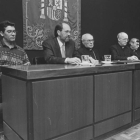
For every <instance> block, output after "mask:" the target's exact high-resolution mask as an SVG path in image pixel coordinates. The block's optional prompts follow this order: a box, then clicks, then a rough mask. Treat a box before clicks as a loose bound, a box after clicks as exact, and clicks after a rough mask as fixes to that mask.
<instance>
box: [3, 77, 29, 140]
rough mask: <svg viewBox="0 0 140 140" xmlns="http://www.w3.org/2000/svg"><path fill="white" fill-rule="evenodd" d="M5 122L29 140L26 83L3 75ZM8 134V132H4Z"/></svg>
mask: <svg viewBox="0 0 140 140" xmlns="http://www.w3.org/2000/svg"><path fill="white" fill-rule="evenodd" d="M2 85H3V88H2V93H3V120H4V121H5V123H7V124H8V125H9V126H12V129H13V131H15V132H16V133H18V134H19V135H20V136H21V137H22V138H23V139H25V140H26V139H27V106H26V82H24V81H21V80H18V79H15V78H12V77H8V76H5V75H2ZM4 132H6V130H4Z"/></svg>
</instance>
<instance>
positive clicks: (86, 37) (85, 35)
mask: <svg viewBox="0 0 140 140" xmlns="http://www.w3.org/2000/svg"><path fill="white" fill-rule="evenodd" d="M88 39H93V36H92V35H91V34H88V33H87V34H83V35H82V41H83V40H88Z"/></svg>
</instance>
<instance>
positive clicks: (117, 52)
mask: <svg viewBox="0 0 140 140" xmlns="http://www.w3.org/2000/svg"><path fill="white" fill-rule="evenodd" d="M117 38H118V44H116V45H113V46H111V48H110V51H111V55H112V59H113V60H137V59H138V58H137V57H136V56H135V55H133V54H132V53H131V50H130V47H129V46H128V45H127V42H128V35H127V34H126V33H124V32H121V33H119V34H118V35H117Z"/></svg>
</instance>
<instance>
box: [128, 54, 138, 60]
mask: <svg viewBox="0 0 140 140" xmlns="http://www.w3.org/2000/svg"><path fill="white" fill-rule="evenodd" d="M127 60H132V61H134V60H139V59H138V57H137V56H135V55H133V56H130V57H127Z"/></svg>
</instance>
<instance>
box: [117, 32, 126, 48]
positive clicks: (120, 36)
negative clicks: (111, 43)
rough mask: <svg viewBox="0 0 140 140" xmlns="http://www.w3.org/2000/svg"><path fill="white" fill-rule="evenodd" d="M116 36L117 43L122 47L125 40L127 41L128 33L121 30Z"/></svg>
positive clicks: (124, 44)
mask: <svg viewBox="0 0 140 140" xmlns="http://www.w3.org/2000/svg"><path fill="white" fill-rule="evenodd" d="M117 38H118V43H119V44H120V45H121V46H122V47H124V46H126V45H127V42H128V35H127V34H126V33H124V32H121V33H119V34H118V35H117Z"/></svg>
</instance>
